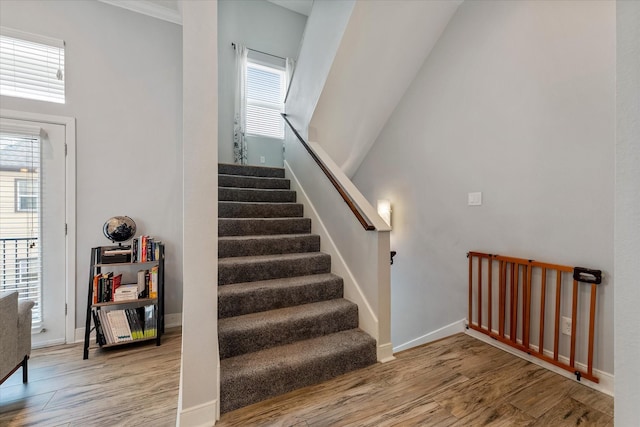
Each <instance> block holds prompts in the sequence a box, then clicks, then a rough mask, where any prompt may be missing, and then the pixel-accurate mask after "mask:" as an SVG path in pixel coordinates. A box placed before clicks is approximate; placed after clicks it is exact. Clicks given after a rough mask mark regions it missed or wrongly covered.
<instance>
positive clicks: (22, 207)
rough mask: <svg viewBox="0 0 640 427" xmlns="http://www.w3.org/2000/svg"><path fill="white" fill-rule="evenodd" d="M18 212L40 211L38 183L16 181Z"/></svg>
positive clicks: (22, 180) (33, 181) (26, 180)
mask: <svg viewBox="0 0 640 427" xmlns="http://www.w3.org/2000/svg"><path fill="white" fill-rule="evenodd" d="M15 182H16V212H35V211H37V210H38V193H39V191H38V182H37V181H35V180H31V179H16V181H15Z"/></svg>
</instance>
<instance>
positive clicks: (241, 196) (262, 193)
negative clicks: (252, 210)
mask: <svg viewBox="0 0 640 427" xmlns="http://www.w3.org/2000/svg"><path fill="white" fill-rule="evenodd" d="M218 201H231V202H270V203H295V202H296V192H295V191H291V190H259V189H251V188H249V189H246V188H227V187H218Z"/></svg>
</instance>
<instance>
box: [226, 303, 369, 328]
mask: <svg viewBox="0 0 640 427" xmlns="http://www.w3.org/2000/svg"><path fill="white" fill-rule="evenodd" d="M357 307H358V306H357V305H356V304H354V303H352V302H351V301H348V300H346V299H344V298H337V299H332V300H328V301H318V302H312V303H309V304H302V305H296V306H293V307H285V308H278V309H275V310H268V311H261V312H258V313H250V314H244V315H242V316H234V317H228V318H226V319H220V320H219V321H218V330H219V331H220V333H227V332H228V333H231V332H236V331H241V330H251V329H259V328H260V327H261V326H263V325H267V326H268V325H274V324H279V323H286V322H293V321H296V320H299V319H304V318H313V317H321V316H325V315H331V314H332V313H334V312H336V311H341V310H348V309H353V308H356V309H357Z"/></svg>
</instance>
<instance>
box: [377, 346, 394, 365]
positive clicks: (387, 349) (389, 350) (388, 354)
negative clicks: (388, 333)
mask: <svg viewBox="0 0 640 427" xmlns="http://www.w3.org/2000/svg"><path fill="white" fill-rule="evenodd" d="M377 353H378V355H377V359H378V362H380V363H387V362H391V361H392V360H395V357H393V346H392V344H391V343H387V344H381V345H378V351H377Z"/></svg>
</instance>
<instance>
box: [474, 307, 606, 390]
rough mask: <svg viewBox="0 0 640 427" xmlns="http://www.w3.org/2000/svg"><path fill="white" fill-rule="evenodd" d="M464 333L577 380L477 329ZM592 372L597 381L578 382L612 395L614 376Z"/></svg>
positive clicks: (568, 373)
mask: <svg viewBox="0 0 640 427" xmlns="http://www.w3.org/2000/svg"><path fill="white" fill-rule="evenodd" d="M465 322H466V320H465ZM495 332H496V333H497V331H495ZM465 333H466V334H467V335H469V336H471V337H473V338H476V339H478V340H480V341H482V342H485V343H487V344H490V345H492V346H494V347H497V348H499V349H501V350H504V351H506V352H507V353H511V354H513V355H514V356H518V357H519V358H521V359H524V360H527V361H529V362H531V363H535V364H536V365H538V366H541V367H543V368H545V369H547V370H549V371H552V372H555V373H556V374H560V375H562V376H563V377H566V378H569V379H572V380H574V381H576V382H578V381H577V380H576V376H575V375H574V374H572V373H571V372H569V371H566V370H564V369H562V368H559V367H557V366H555V365H552V364H551V363H547V362H545V361H544V360H542V359H538V358H537V357H534V356H531V355H529V354H527V353H524V352H522V351H520V350H518V349H515V348H513V347H511V346H509V345H507V344H504V343H501V342H500V341H498V340H494V339H493V338H491V337H490V336H488V335H486V334H483V333H482V332H478V331H475V330H473V329H466V330H465ZM531 349H532V350H534V351H538V347H537V346H534V345H532V346H531ZM544 353H545V354H546V355H547V356H551V357H553V352H551V351H549V350H545V351H544ZM558 359H559V360H560V361H562V362H564V363H567V364H568V363H569V358H567V357H565V356H558ZM576 367H577V368H578V369H581V370H583V371H586V370H587V365H585V364H583V363H580V362H576ZM593 374H594V375H595V376H596V377H598V378H599V379H600V382H599V383H594V382H592V381H589V380H587V379H584V380H582V381H580V384H583V385H585V386H587V387H590V388H592V389H594V390H598V391H600V392H602V393H604V394H607V395H609V396H613V385H614V376H613V374H610V373H608V372H604V371H600V370H598V369H594V370H593Z"/></svg>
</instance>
